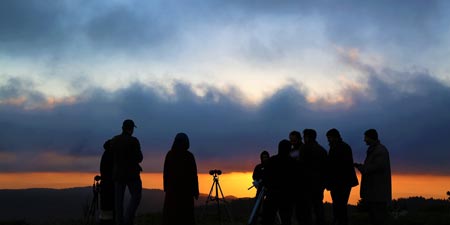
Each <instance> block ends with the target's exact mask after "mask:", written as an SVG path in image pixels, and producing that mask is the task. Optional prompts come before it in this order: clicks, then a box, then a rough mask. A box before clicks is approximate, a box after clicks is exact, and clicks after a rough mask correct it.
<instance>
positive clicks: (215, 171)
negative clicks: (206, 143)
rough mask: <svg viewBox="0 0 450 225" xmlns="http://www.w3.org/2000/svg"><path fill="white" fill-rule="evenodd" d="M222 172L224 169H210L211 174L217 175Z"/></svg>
mask: <svg viewBox="0 0 450 225" xmlns="http://www.w3.org/2000/svg"><path fill="white" fill-rule="evenodd" d="M221 174H222V170H218V169H213V170H210V171H209V175H212V176H215V175H221Z"/></svg>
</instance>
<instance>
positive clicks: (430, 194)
mask: <svg viewBox="0 0 450 225" xmlns="http://www.w3.org/2000/svg"><path fill="white" fill-rule="evenodd" d="M95 175H97V173H79V172H29V173H0V189H26V188H55V189H63V188H72V187H86V186H91V185H92V183H93V180H94V176H95ZM141 178H142V182H143V187H144V188H147V189H163V176H162V173H143V174H142V175H141ZM198 180H199V189H200V193H202V194H208V193H209V191H210V190H211V185H212V183H213V178H212V176H211V175H209V174H198ZM359 180H361V179H360V177H359ZM219 183H220V186H221V188H222V191H223V194H224V195H225V196H235V197H238V198H243V197H254V196H255V193H256V190H255V189H251V190H248V188H249V187H250V186H251V185H252V173H251V172H233V173H225V174H222V175H220V176H219ZM359 187H360V186H356V187H354V188H353V189H352V192H351V194H350V199H349V203H350V204H356V203H357V202H358V200H359ZM449 190H450V176H444V175H404V174H394V175H393V177H392V192H393V198H394V199H397V198H407V197H413V196H422V197H425V198H437V199H446V198H447V196H446V192H447V191H449ZM213 194H215V193H213ZM324 201H325V202H331V198H330V194H329V191H325V192H324Z"/></svg>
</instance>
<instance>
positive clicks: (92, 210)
mask: <svg viewBox="0 0 450 225" xmlns="http://www.w3.org/2000/svg"><path fill="white" fill-rule="evenodd" d="M100 179H101V177H100V176H98V175H97V176H95V177H94V184H92V192H93V193H94V197H93V198H92V202H91V204H90V205H89V208H88V211H87V212H86V214H85V216H84V224H85V225H91V224H95V222H96V218H95V216H96V214H97V211H98V208H99V207H98V195H99V193H100Z"/></svg>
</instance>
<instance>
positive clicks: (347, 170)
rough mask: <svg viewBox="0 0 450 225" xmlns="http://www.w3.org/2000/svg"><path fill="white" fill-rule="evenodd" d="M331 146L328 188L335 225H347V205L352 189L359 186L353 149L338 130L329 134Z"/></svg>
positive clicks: (330, 131) (333, 130) (332, 130)
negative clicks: (354, 166) (354, 165)
mask: <svg viewBox="0 0 450 225" xmlns="http://www.w3.org/2000/svg"><path fill="white" fill-rule="evenodd" d="M327 139H328V143H329V145H330V151H329V152H328V167H327V168H328V173H327V182H326V187H327V189H328V190H330V194H331V199H332V200H333V224H334V225H347V224H348V213H347V203H348V198H349V197H350V191H351V190H352V187H354V186H357V185H358V178H357V177H356V173H355V169H354V168H353V154H352V148H351V147H350V146H349V145H348V144H347V143H345V142H344V141H343V140H342V138H341V134H340V133H339V131H338V130H337V129H334V128H333V129H331V130H329V131H328V132H327Z"/></svg>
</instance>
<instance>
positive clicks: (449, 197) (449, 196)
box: [447, 191, 450, 200]
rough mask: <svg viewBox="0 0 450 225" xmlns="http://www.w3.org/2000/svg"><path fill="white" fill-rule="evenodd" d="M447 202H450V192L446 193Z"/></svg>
mask: <svg viewBox="0 0 450 225" xmlns="http://www.w3.org/2000/svg"><path fill="white" fill-rule="evenodd" d="M447 196H448V200H450V191H447Z"/></svg>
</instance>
